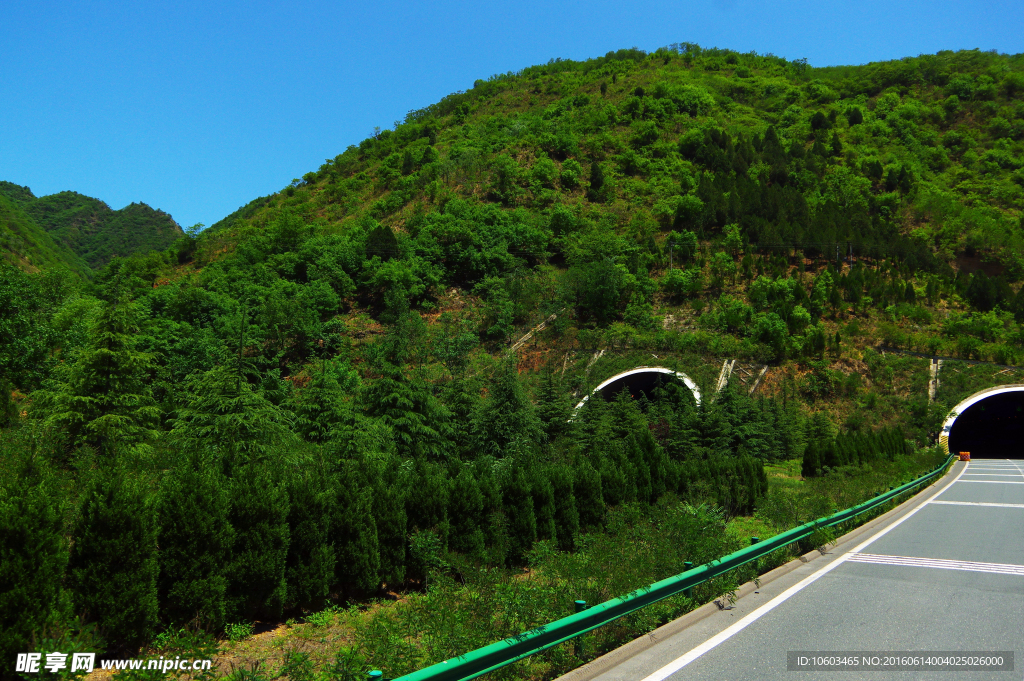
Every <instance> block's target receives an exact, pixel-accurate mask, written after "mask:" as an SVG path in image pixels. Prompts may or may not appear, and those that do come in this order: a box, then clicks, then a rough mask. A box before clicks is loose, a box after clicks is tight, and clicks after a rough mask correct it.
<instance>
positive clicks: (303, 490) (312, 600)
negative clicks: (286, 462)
mask: <svg viewBox="0 0 1024 681" xmlns="http://www.w3.org/2000/svg"><path fill="white" fill-rule="evenodd" d="M288 483H289V484H288V497H289V499H288V538H289V540H288V557H287V558H286V563H285V582H286V584H287V589H288V591H287V596H286V599H285V602H286V603H287V604H288V605H289V606H300V607H305V608H309V609H311V610H320V609H322V608H323V605H324V603H325V601H326V598H327V594H328V592H329V590H330V588H331V586H332V585H333V583H334V560H335V555H334V546H333V544H332V543H331V534H330V531H331V519H332V518H333V517H334V516H335V514H336V513H337V509H336V508H335V502H336V497H335V496H334V494H333V492H332V491H331V489H330V480H329V478H328V475H327V471H326V470H324V467H323V463H322V462H320V461H307V462H305V465H304V466H303V467H302V468H301V469H299V470H297V471H295V472H294V473H293V474H292V476H291V479H290V480H289V481H288Z"/></svg>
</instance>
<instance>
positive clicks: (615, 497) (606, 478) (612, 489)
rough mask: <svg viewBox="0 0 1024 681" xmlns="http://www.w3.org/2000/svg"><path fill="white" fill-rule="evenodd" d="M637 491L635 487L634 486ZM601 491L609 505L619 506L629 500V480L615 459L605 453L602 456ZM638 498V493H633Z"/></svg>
mask: <svg viewBox="0 0 1024 681" xmlns="http://www.w3.org/2000/svg"><path fill="white" fill-rule="evenodd" d="M633 489H634V491H635V489H636V488H635V487H634V488H633ZM601 491H602V493H603V494H604V500H605V502H607V504H608V505H609V506H618V505H619V504H621V503H624V502H626V501H629V481H628V480H627V479H626V474H625V472H624V471H623V470H622V468H621V467H620V466H619V464H618V462H617V461H615V459H614V458H613V457H612V456H610V455H608V454H605V455H604V456H602V457H601ZM633 498H634V499H635V498H636V494H635V493H634V494H633Z"/></svg>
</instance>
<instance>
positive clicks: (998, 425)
mask: <svg viewBox="0 0 1024 681" xmlns="http://www.w3.org/2000/svg"><path fill="white" fill-rule="evenodd" d="M1022 435H1024V391H1020V390H1016V391H1013V392H1005V393H997V394H995V395H992V396H991V397H986V398H984V399H982V400H981V401H979V402H976V403H974V404H972V405H971V406H969V407H968V408H967V409H965V410H964V412H963V413H962V414H960V415H959V416H957V418H956V420H955V421H954V422H953V426H952V428H951V429H950V433H949V451H950V452H951V453H956V452H970V453H971V458H972V459H1019V458H1021V457H1022V450H1024V441H1022Z"/></svg>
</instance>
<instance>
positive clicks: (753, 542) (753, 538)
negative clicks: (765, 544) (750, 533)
mask: <svg viewBox="0 0 1024 681" xmlns="http://www.w3.org/2000/svg"><path fill="white" fill-rule="evenodd" d="M759 541H761V540H760V539H758V538H757V537H751V538H750V545H751V546H753V545H754V544H756V543H757V542H759Z"/></svg>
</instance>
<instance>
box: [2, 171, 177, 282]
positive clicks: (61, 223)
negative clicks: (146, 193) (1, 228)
mask: <svg viewBox="0 0 1024 681" xmlns="http://www.w3.org/2000/svg"><path fill="white" fill-rule="evenodd" d="M0 195H4V196H5V197H6V199H7V200H8V201H10V202H12V203H14V204H16V205H17V206H18V207H20V208H21V209H22V211H23V212H24V214H25V215H26V216H28V218H30V219H31V221H32V222H33V223H35V225H36V226H38V227H39V228H41V229H42V230H44V231H45V232H46V233H47V234H49V236H50V237H51V238H52V239H53V241H55V242H56V243H57V244H59V245H60V246H62V247H63V249H64V250H65V251H70V252H71V253H73V254H74V255H75V256H77V258H76V259H77V261H78V262H77V263H76V267H77V268H78V269H81V264H82V263H84V264H85V266H86V267H88V268H91V269H97V268H100V267H102V266H103V265H106V264H107V263H108V262H110V260H111V259H113V258H114V257H117V256H120V257H127V256H130V255H133V254H135V253H145V252H148V251H154V250H156V251H160V250H163V249H165V248H167V247H168V246H170V245H171V244H172V243H174V241H175V240H176V239H178V238H179V237H181V236H182V235H183V232H182V230H181V228H180V227H179V226H178V224H177V223H176V222H174V220H172V219H171V216H170V215H168V214H167V213H165V212H163V211H160V210H154V209H153V208H150V207H149V206H147V205H146V204H144V203H132V204H130V205H128V206H125V207H124V208H122V209H120V210H112V209H111V208H110V206H108V205H107V204H105V203H104V202H102V201H100V200H99V199H94V198H91V197H89V196H84V195H82V194H79V193H77V192H70V191H66V192H59V193H57V194H51V195H49V196H43V197H36V196H35V195H34V194H33V193H32V190H30V189H29V188H28V187H20V186H18V185H16V184H13V183H11V182H0Z"/></svg>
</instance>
